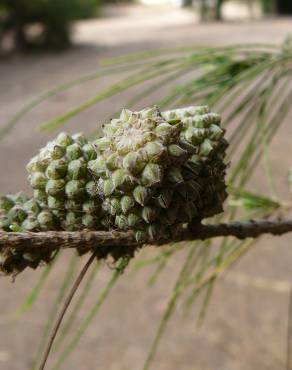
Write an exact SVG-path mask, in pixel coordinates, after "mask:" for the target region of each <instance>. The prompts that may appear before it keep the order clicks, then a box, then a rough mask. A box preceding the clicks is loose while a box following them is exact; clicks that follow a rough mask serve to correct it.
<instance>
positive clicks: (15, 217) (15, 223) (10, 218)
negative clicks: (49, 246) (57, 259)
mask: <svg viewBox="0 0 292 370" xmlns="http://www.w3.org/2000/svg"><path fill="white" fill-rule="evenodd" d="M58 229H59V220H58V218H57V217H56V216H54V214H53V213H52V212H51V211H50V210H48V209H42V207H41V205H40V204H39V203H38V201H37V200H35V199H34V198H28V197H27V196H26V195H24V194H23V193H17V194H13V195H7V196H3V197H1V198H0V230H4V231H14V232H38V231H50V230H58ZM27 247H29V246H27ZM51 258H52V252H51V251H49V252H48V251H47V250H45V249H33V250H28V248H26V247H25V248H24V250H20V249H13V248H10V249H6V248H5V249H3V250H2V251H0V271H3V272H4V273H6V274H17V273H18V272H20V271H22V270H23V269H24V268H26V267H27V266H30V267H32V268H36V267H37V266H38V265H39V264H40V263H41V262H42V261H43V262H49V261H50V260H51Z"/></svg>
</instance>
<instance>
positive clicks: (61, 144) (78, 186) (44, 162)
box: [26, 133, 108, 231]
mask: <svg viewBox="0 0 292 370" xmlns="http://www.w3.org/2000/svg"><path fill="white" fill-rule="evenodd" d="M96 157H97V153H96V151H95V149H94V146H93V145H92V144H91V143H89V142H88V140H87V139H86V138H85V136H84V135H83V134H76V135H73V136H71V135H68V134H65V133H61V134H60V135H59V136H58V137H57V138H56V139H55V140H54V141H52V142H49V143H48V144H47V145H46V147H45V148H43V149H41V150H40V152H39V154H38V155H36V156H35V157H33V158H32V159H31V160H30V162H29V163H28V165H27V167H26V169H27V171H28V173H29V177H28V179H29V182H30V185H31V187H32V188H33V198H34V199H36V200H37V201H38V202H39V203H40V204H41V206H42V208H44V209H48V210H49V211H50V212H52V213H53V214H54V216H55V217H56V218H57V219H58V220H59V228H61V229H63V230H68V231H77V230H81V229H84V228H86V229H93V230H98V229H101V228H102V226H103V224H105V226H108V225H106V217H104V215H103V213H102V211H101V202H100V198H99V195H98V193H97V185H96V182H95V181H94V179H93V178H92V175H91V174H90V173H89V170H88V162H89V161H91V160H94V159H96Z"/></svg>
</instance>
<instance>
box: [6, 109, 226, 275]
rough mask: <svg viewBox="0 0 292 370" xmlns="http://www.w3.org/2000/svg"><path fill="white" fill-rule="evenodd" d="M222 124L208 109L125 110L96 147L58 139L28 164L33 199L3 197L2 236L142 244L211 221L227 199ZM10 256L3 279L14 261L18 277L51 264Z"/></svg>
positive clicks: (70, 137)
mask: <svg viewBox="0 0 292 370" xmlns="http://www.w3.org/2000/svg"><path fill="white" fill-rule="evenodd" d="M220 121H221V118H220V116H219V115H218V114H216V113H212V112H210V110H209V108H208V107H207V106H197V107H194V106H193V107H187V108H182V109H175V110H171V111H166V112H162V113H161V112H160V111H159V109H158V108H157V107H153V108H147V109H143V110H141V111H139V112H132V111H130V110H127V109H124V110H123V111H122V113H121V115H120V117H119V118H118V119H113V120H111V121H110V123H108V124H106V125H105V126H104V127H103V136H102V137H101V138H100V139H98V140H96V141H95V142H93V143H91V142H89V141H88V140H87V139H86V138H85V136H84V135H83V134H76V135H68V134H66V133H61V134H59V135H58V137H57V138H56V139H55V140H53V141H51V142H49V143H48V144H47V145H46V146H45V147H44V148H43V149H41V150H40V152H39V153H38V154H37V155H36V156H35V157H33V158H32V159H31V160H30V162H29V163H28V165H27V171H28V173H29V182H30V185H31V187H32V188H33V197H32V198H27V197H26V196H24V195H23V194H22V193H19V194H16V195H10V196H6V197H2V198H1V200H0V229H2V230H5V231H31V232H32V231H34V232H35V231H48V230H68V231H76V230H83V229H91V230H100V229H106V230H110V229H117V230H133V231H134V233H135V236H136V239H137V241H138V242H144V241H153V240H155V241H156V240H158V239H160V238H168V237H169V236H170V235H171V233H172V231H173V230H175V229H176V227H177V226H179V227H180V226H181V225H182V224H184V223H188V222H200V221H201V220H202V219H203V218H206V217H210V216H213V215H215V214H217V213H219V212H221V211H222V204H223V202H224V200H225V198H226V196H227V194H226V185H225V171H226V164H225V162H224V158H225V152H226V148H227V146H228V143H227V141H226V140H225V139H224V133H225V132H224V129H223V128H222V127H221V126H220ZM5 253H6V252H3V253H2V252H1V253H0V269H2V270H3V271H6V272H7V271H8V270H9V268H10V267H8V265H7V261H10V262H11V259H12V262H13V263H12V264H11V266H12V267H11V269H10V270H11V271H17V269H18V270H21V269H22V268H23V266H25V265H27V264H28V263H30V264H31V266H32V267H35V266H37V262H40V261H42V260H43V261H48V260H50V258H51V255H50V254H48V255H46V254H44V255H41V256H36V255H34V254H30V253H25V255H24V254H23V255H21V256H19V255H17V253H16V252H15V255H13V254H11V253H12V252H7V253H8V255H6V254H5ZM9 253H10V254H9ZM44 253H45V252H44ZM1 266H2V267H1Z"/></svg>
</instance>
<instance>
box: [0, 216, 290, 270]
mask: <svg viewBox="0 0 292 370" xmlns="http://www.w3.org/2000/svg"><path fill="white" fill-rule="evenodd" d="M291 231H292V220H275V221H266V220H258V221H254V220H251V221H246V222H238V221H237V222H230V223H226V224H216V225H202V224H195V225H190V226H189V227H188V228H184V229H180V230H179V231H176V233H175V235H174V236H173V238H171V240H167V239H165V240H163V239H162V240H159V241H157V242H152V243H151V244H152V245H161V244H165V243H167V242H173V241H177V242H178V241H187V240H204V239H210V238H215V237H220V236H233V237H236V238H239V239H246V238H257V237H259V236H260V235H262V234H272V235H282V234H285V233H288V232H291ZM141 247H142V245H141V244H138V243H137V242H136V241H135V238H134V235H133V233H132V232H131V231H129V232H119V231H80V232H68V231H58V232H56V231H49V232H39V233H14V232H11V233H10V232H3V231H0V253H1V256H0V257H2V258H1V259H2V260H0V268H1V269H2V271H4V272H5V273H16V272H17V271H18V270H19V271H22V270H23V268H25V267H27V266H30V267H33V268H35V267H37V266H38V265H39V263H40V261H45V262H49V261H50V259H51V258H52V254H53V253H54V252H56V251H57V250H60V249H66V248H73V249H77V251H78V252H79V253H80V254H84V253H86V252H89V251H93V252H94V253H95V255H96V257H97V258H98V259H104V258H106V257H107V256H108V255H111V256H112V257H113V258H114V259H118V258H120V257H123V256H126V255H128V256H133V255H134V253H135V251H136V250H138V249H139V248H141ZM20 255H21V256H22V258H19V256H20ZM3 256H4V257H3ZM16 257H17V258H16ZM5 258H6V259H5ZM9 259H10V260H9ZM15 260H17V266H16V267H15V266H13V263H12V262H14V263H16V262H15ZM11 261H12V262H11ZM5 264H6V265H5Z"/></svg>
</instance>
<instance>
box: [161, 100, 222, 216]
mask: <svg viewBox="0 0 292 370" xmlns="http://www.w3.org/2000/svg"><path fill="white" fill-rule="evenodd" d="M162 115H163V117H164V118H165V119H166V120H167V121H168V122H171V121H172V120H180V121H181V122H182V124H183V129H182V131H181V134H180V142H181V145H182V146H183V147H186V148H188V149H189V150H193V155H192V157H191V158H190V159H189V160H188V162H187V163H186V165H185V166H184V167H185V170H186V171H188V170H189V169H190V168H191V169H193V168H194V166H195V168H196V172H197V174H198V177H197V178H198V179H199V182H200V184H201V186H202V188H203V192H202V197H201V201H202V202H201V203H202V204H201V205H200V206H199V213H200V218H204V217H210V216H213V215H215V214H217V213H220V212H222V210H223V208H222V205H223V202H224V200H225V199H226V197H227V193H226V185H225V174H226V163H225V161H224V159H225V155H226V148H227V147H228V142H227V141H226V139H225V138H224V134H225V130H224V129H223V128H222V127H221V125H220V123H221V116H220V115H219V114H217V113H212V112H210V108H209V107H208V106H206V105H204V106H190V107H186V108H181V109H174V110H169V111H166V112H163V113H162ZM190 145H191V146H192V147H193V149H192V148H191V147H190ZM190 176H191V175H190Z"/></svg>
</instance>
